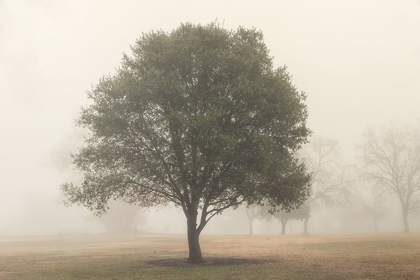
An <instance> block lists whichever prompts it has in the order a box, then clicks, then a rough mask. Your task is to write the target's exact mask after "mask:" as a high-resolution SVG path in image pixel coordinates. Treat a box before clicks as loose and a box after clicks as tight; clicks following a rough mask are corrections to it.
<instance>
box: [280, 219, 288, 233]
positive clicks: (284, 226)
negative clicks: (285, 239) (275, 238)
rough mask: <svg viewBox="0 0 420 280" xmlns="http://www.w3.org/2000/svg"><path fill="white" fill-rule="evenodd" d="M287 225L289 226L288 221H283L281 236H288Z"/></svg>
mask: <svg viewBox="0 0 420 280" xmlns="http://www.w3.org/2000/svg"><path fill="white" fill-rule="evenodd" d="M286 224H287V220H286V221H281V235H285V234H286Z"/></svg>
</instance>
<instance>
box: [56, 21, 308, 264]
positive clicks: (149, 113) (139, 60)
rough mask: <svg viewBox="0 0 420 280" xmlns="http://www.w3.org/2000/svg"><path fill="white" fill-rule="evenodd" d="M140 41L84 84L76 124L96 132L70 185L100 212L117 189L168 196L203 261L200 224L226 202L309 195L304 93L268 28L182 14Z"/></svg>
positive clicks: (143, 197) (71, 192)
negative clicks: (301, 159) (114, 67)
mask: <svg viewBox="0 0 420 280" xmlns="http://www.w3.org/2000/svg"><path fill="white" fill-rule="evenodd" d="M132 51H133V56H132V57H129V56H127V55H125V56H124V58H123V62H122V65H121V67H120V68H119V69H118V71H117V74H115V75H114V76H107V77H104V78H103V79H101V81H100V82H99V84H98V85H97V86H96V87H95V88H94V89H93V90H92V91H91V92H89V94H88V96H89V98H90V99H91V101H92V102H91V105H89V106H87V107H85V108H84V109H83V110H82V113H81V116H80V118H79V120H78V124H79V125H80V126H82V127H84V128H86V129H88V130H89V131H90V137H89V138H88V139H87V140H86V145H85V147H83V148H82V149H80V150H79V152H78V153H77V154H76V155H75V157H74V164H75V166H76V167H77V168H79V169H80V170H81V171H82V172H83V173H84V179H83V183H82V184H80V185H79V186H77V185H74V184H71V183H69V184H63V185H62V190H63V192H64V193H65V194H66V196H67V202H68V204H73V203H77V204H81V205H84V206H85V207H87V208H88V209H90V210H92V211H94V212H95V213H97V214H101V213H104V212H105V211H106V207H107V201H108V200H109V199H111V198H113V199H121V200H123V201H125V202H127V203H133V204H139V205H141V206H143V207H151V206H155V205H162V204H166V203H169V202H172V203H174V204H175V205H177V206H179V207H181V208H182V209H183V211H184V214H185V217H186V220H187V234H188V246H189V258H188V260H189V261H190V262H202V261H203V259H202V254H201V249H200V243H199V236H200V233H201V232H202V230H203V229H204V227H205V226H206V224H207V223H208V222H209V220H210V219H211V218H212V217H214V216H215V215H217V214H220V213H222V211H223V210H225V209H227V208H230V207H237V206H238V205H240V204H241V203H242V202H244V201H249V200H253V201H260V200H263V199H265V200H266V201H268V203H269V204H270V205H272V206H273V207H274V206H277V205H283V206H284V207H285V208H293V207H296V206H298V205H300V204H301V203H302V202H303V201H304V200H305V199H306V196H307V194H308V182H309V179H310V176H309V175H308V174H307V173H306V170H305V167H304V165H302V164H299V163H298V161H297V159H296V152H297V150H298V149H299V148H300V147H301V145H302V144H304V143H305V142H306V138H307V136H308V134H309V130H308V129H307V128H306V118H307V110H306V105H305V104H304V100H305V95H304V94H303V93H300V92H298V91H297V90H296V88H295V87H294V86H293V85H292V82H291V78H290V76H289V74H288V73H287V71H286V68H284V67H283V68H278V69H273V66H272V58H271V57H270V56H269V54H268V50H267V47H266V45H265V44H264V42H263V35H262V33H261V32H259V31H256V30H255V29H245V28H242V27H241V28H238V29H237V30H236V31H229V30H226V29H224V28H223V27H220V26H219V25H217V24H215V23H212V24H209V25H206V26H201V25H192V24H182V25H181V26H180V27H179V28H177V29H176V30H174V31H172V32H170V33H166V32H163V31H156V32H150V33H148V34H144V35H143V36H142V37H141V38H140V39H139V40H138V41H137V42H136V44H135V45H134V46H133V47H132ZM199 212H201V216H200V215H199Z"/></svg>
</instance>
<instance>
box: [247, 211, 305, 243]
mask: <svg viewBox="0 0 420 280" xmlns="http://www.w3.org/2000/svg"><path fill="white" fill-rule="evenodd" d="M251 207H253V209H254V217H255V218H257V219H264V220H266V221H270V220H272V219H276V220H278V221H279V222H280V223H281V235H285V234H286V225H287V222H288V221H291V220H303V219H305V218H306V217H307V216H308V215H309V211H310V208H309V206H308V205H307V204H302V205H301V206H300V207H299V208H296V209H292V210H290V209H288V210H286V209H281V208H278V209H273V208H272V207H267V206H257V205H255V204H254V205H251Z"/></svg>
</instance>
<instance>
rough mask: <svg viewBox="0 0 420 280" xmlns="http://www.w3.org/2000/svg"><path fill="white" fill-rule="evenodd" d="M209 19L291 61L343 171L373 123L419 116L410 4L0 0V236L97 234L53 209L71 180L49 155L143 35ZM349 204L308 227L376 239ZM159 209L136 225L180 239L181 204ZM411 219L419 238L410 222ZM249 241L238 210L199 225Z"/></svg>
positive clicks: (298, 226) (84, 216) (274, 228)
mask: <svg viewBox="0 0 420 280" xmlns="http://www.w3.org/2000/svg"><path fill="white" fill-rule="evenodd" d="M214 20H217V21H218V22H221V23H223V25H224V27H226V28H228V29H235V28H237V27H238V26H245V27H249V28H250V27H256V28H257V29H260V30H262V32H263V33H264V37H265V42H266V44H267V46H268V49H269V50H270V54H271V55H272V56H274V63H275V66H276V67H279V66H282V65H287V67H288V70H289V72H290V73H291V74H292V75H293V81H294V84H295V85H296V86H297V88H298V89H299V90H302V91H304V92H306V94H307V105H308V110H309V119H308V126H309V128H310V129H311V130H312V131H313V132H314V135H320V136H323V137H325V138H328V139H334V140H336V141H337V142H338V143H339V145H340V147H341V151H342V155H343V159H344V160H345V161H346V162H347V163H348V164H353V165H354V164H356V156H355V155H356V152H355V144H357V143H359V142H360V141H361V138H362V135H363V132H364V131H365V130H366V128H367V127H368V126H377V125H381V124H384V123H386V122H388V121H390V120H394V121H397V122H401V123H405V122H414V121H416V120H418V118H419V117H420V113H419V104H420V78H419V77H420V1H418V0H405V1H396V0H393V1H391V0H387V1H384V0H372V1H362V0H358V1H356V0H342V1H335V0H319V1H310V0H302V1H292V0H290V1H254V0H252V1H239V0H236V1H229V3H226V1H219V0H214V1H212V2H211V3H210V2H207V1H190V0H188V1H187V0H183V1H103V0H102V1H99V0H98V1H70V0H63V1H55V0H35V1H29V0H27V1H24V0H23V1H15V0H0V104H1V106H0V108H1V110H0V131H1V138H0V159H1V161H0V170H1V173H0V174H1V175H0V213H1V214H0V235H3V236H4V235H44V234H60V233H97V232H103V231H104V230H105V227H104V225H103V223H102V222H101V221H100V220H99V219H98V218H94V217H93V216H92V214H91V213H90V212H88V211H87V210H86V209H83V208H78V207H77V206H74V207H71V208H66V207H65V206H64V205H63V204H62V203H61V201H62V200H63V197H62V194H61V191H60V184H62V183H64V182H68V181H71V180H72V178H74V176H77V174H76V175H75V174H74V171H71V169H69V168H67V167H66V168H62V167H60V166H59V164H57V161H56V159H57V153H62V152H63V151H66V150H67V151H68V154H70V150H72V149H73V150H74V147H71V144H70V143H72V142H71V139H72V137H74V134H75V133H76V128H75V119H76V118H77V116H78V114H79V112H80V107H81V106H83V105H85V104H86V103H87V102H88V101H87V98H86V91H87V90H90V89H91V86H92V85H94V84H96V83H97V82H98V81H99V79H100V77H102V76H103V75H106V74H109V73H111V74H112V73H113V72H114V71H115V68H117V67H118V66H119V63H120V61H121V58H122V55H123V53H124V52H125V53H129V52H130V45H132V44H134V42H135V40H136V39H137V38H139V37H140V36H141V34H142V32H149V31H151V30H157V29H162V30H165V31H170V30H172V29H174V28H176V27H178V26H179V24H180V23H181V22H191V23H195V24H199V23H201V24H207V23H210V22H212V21H214ZM69 139H70V140H69ZM67 145H68V147H67ZM361 197H362V198H361V199H366V200H369V199H370V198H369V197H368V196H364V194H363V192H362V194H361ZM387 203H388V205H389V209H388V214H387V217H386V218H385V219H383V220H381V221H380V223H379V230H381V231H386V232H399V231H401V230H402V225H401V223H402V222H401V217H400V216H401V214H400V210H399V209H400V208H399V205H398V203H397V202H396V201H395V198H394V197H392V196H390V197H389V198H387ZM353 207H354V209H356V210H355V211H350V210H348V209H347V210H346V209H345V208H342V209H341V208H340V209H339V210H334V211H328V210H327V209H324V208H322V207H320V208H319V209H316V211H315V212H314V213H313V218H312V219H311V221H310V230H311V232H313V233H342V232H372V231H373V225H372V224H369V222H368V221H366V220H363V221H362V220H359V218H361V217H362V216H363V214H360V213H359V212H357V206H356V205H353ZM157 210H158V209H151V210H148V211H144V212H141V213H140V214H139V216H142V217H143V218H141V219H138V220H137V221H136V223H138V229H139V230H141V231H145V232H165V233H185V232H186V225H185V217H184V216H183V213H182V211H181V210H180V209H177V208H174V207H169V208H164V209H160V211H157ZM346 211H347V212H346ZM410 219H411V220H410V223H411V226H412V231H419V230H420V228H419V227H418V220H416V217H414V216H412V217H411V218H410ZM233 225H235V226H233ZM254 227H255V233H257V234H278V233H279V232H280V224H279V223H278V222H277V221H273V222H266V221H262V220H258V221H255V224H254ZM302 227H303V225H302V222H299V221H292V222H290V223H289V224H288V227H287V232H288V233H290V234H300V233H301V230H302ZM247 233H248V220H247V217H246V213H245V210H244V209H243V208H240V209H238V210H236V211H234V210H228V211H226V212H225V213H224V214H223V215H221V216H217V217H216V218H215V219H214V220H212V221H211V222H210V223H209V225H208V226H207V228H206V229H205V230H204V234H247Z"/></svg>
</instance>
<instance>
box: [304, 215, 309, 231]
mask: <svg viewBox="0 0 420 280" xmlns="http://www.w3.org/2000/svg"><path fill="white" fill-rule="evenodd" d="M308 223H309V216H308V217H306V218H305V219H304V220H303V234H309V232H308Z"/></svg>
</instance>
